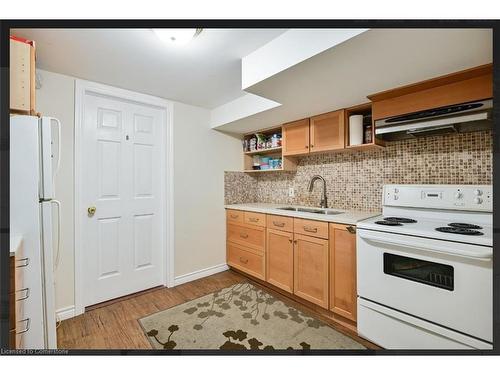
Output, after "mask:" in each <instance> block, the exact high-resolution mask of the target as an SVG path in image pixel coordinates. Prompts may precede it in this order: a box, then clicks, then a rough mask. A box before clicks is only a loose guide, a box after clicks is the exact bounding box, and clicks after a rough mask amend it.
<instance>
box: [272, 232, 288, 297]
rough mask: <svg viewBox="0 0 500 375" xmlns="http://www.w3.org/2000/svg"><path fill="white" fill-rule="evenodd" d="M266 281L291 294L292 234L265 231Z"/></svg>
mask: <svg viewBox="0 0 500 375" xmlns="http://www.w3.org/2000/svg"><path fill="white" fill-rule="evenodd" d="M266 262H267V276H266V281H267V282H268V283H270V284H273V285H274V286H277V287H278V288H281V289H283V290H285V291H287V292H289V293H293V233H288V232H283V231H281V230H274V229H268V230H267V248H266Z"/></svg>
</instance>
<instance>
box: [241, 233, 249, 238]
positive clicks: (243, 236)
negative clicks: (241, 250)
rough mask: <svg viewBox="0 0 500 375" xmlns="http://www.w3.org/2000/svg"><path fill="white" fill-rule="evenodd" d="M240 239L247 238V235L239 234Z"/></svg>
mask: <svg viewBox="0 0 500 375" xmlns="http://www.w3.org/2000/svg"><path fill="white" fill-rule="evenodd" d="M240 237H241V238H248V234H246V233H240Z"/></svg>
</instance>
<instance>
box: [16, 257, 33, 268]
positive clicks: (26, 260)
mask: <svg viewBox="0 0 500 375" xmlns="http://www.w3.org/2000/svg"><path fill="white" fill-rule="evenodd" d="M16 262H24V264H20V265H19V266H16V268H21V267H27V266H28V264H30V258H21V259H16Z"/></svg>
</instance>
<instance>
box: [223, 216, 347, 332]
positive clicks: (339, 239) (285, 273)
mask: <svg viewBox="0 0 500 375" xmlns="http://www.w3.org/2000/svg"><path fill="white" fill-rule="evenodd" d="M231 214H233V216H236V215H242V216H238V217H231V216H230V215H231ZM245 215H246V217H249V218H250V217H253V216H251V215H248V214H247V213H244V212H242V211H241V212H239V213H234V212H229V214H228V221H227V264H228V265H229V266H231V267H233V268H235V269H237V270H239V271H242V272H244V273H246V274H248V275H249V276H252V277H255V278H257V279H259V280H262V281H265V282H266V283H267V284H269V285H268V286H269V287H273V288H275V289H276V288H279V289H280V290H282V291H284V292H286V293H289V296H290V297H291V298H294V299H295V300H297V301H298V302H300V303H302V304H305V305H311V306H313V305H316V306H315V308H317V309H318V310H321V311H322V314H324V315H326V316H327V317H328V318H329V319H331V320H333V321H334V322H336V323H339V324H341V325H343V326H344V327H346V328H348V329H350V330H352V331H354V332H355V331H356V319H357V317H356V314H357V289H356V234H355V232H356V229H355V228H356V227H355V226H352V225H344V224H334V223H327V222H321V221H315V220H304V219H299V218H292V217H286V216H276V215H267V216H266V217H265V223H266V227H261V226H257V225H248V224H245V223H241V222H237V221H236V220H241V217H245ZM259 215H262V214H259ZM256 217H257V216H256ZM257 218H258V219H259V220H258V222H259V224H260V223H261V222H263V221H264V219H263V218H262V217H257Z"/></svg>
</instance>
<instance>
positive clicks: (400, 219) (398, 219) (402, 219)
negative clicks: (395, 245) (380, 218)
mask: <svg viewBox="0 0 500 375" xmlns="http://www.w3.org/2000/svg"><path fill="white" fill-rule="evenodd" d="M384 221H390V222H395V223H404V224H408V223H416V222H417V220H413V219H408V218H406V217H384Z"/></svg>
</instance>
